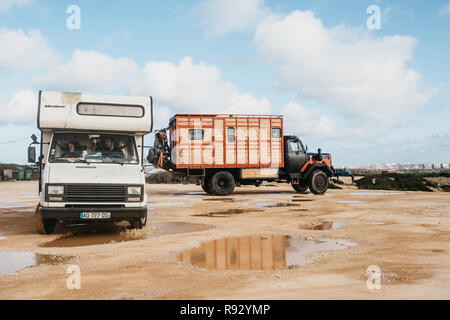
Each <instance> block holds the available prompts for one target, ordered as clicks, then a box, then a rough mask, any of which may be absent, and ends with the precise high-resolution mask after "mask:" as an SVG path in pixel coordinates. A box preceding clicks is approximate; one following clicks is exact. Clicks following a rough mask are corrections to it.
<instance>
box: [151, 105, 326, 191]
mask: <svg viewBox="0 0 450 320" xmlns="http://www.w3.org/2000/svg"><path fill="white" fill-rule="evenodd" d="M300 125H301V124H300ZM147 159H148V161H149V162H150V163H153V164H154V165H155V166H156V167H160V168H163V169H166V170H173V171H177V172H183V173H185V174H186V175H188V176H198V177H199V183H200V184H201V186H202V188H203V190H204V191H205V192H207V193H208V194H215V195H228V194H230V193H232V192H233V190H234V188H235V187H236V186H240V185H256V186H258V185H260V184H261V183H262V182H263V181H271V182H288V183H291V184H292V187H293V188H294V190H295V191H296V192H305V191H306V190H307V189H308V188H309V189H310V191H311V192H313V193H314V194H322V193H324V192H326V190H327V189H328V182H329V178H330V177H332V176H333V174H334V171H333V167H332V164H331V155H330V154H328V153H322V152H321V149H318V152H317V153H308V152H307V148H305V147H304V146H303V143H302V141H301V140H300V139H299V138H298V137H296V136H292V135H283V116H281V115H230V114H228V115H227V114H225V115H211V114H177V115H175V116H174V117H172V118H171V119H170V121H169V126H168V127H167V128H165V129H162V130H156V133H155V142H154V148H153V149H151V150H150V152H149V155H148V157H147Z"/></svg>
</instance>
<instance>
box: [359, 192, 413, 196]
mask: <svg viewBox="0 0 450 320" xmlns="http://www.w3.org/2000/svg"><path fill="white" fill-rule="evenodd" d="M350 194H351V195H352V196H395V195H402V194H405V193H404V192H353V193H350Z"/></svg>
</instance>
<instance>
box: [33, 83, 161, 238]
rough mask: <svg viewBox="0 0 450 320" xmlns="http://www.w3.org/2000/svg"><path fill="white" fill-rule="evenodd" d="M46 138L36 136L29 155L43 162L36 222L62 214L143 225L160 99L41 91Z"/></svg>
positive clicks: (46, 224)
mask: <svg viewBox="0 0 450 320" xmlns="http://www.w3.org/2000/svg"><path fill="white" fill-rule="evenodd" d="M38 128H39V130H40V131H41V138H40V141H38V140H37V137H33V142H32V143H31V145H30V147H29V150H28V155H29V160H28V161H29V162H35V161H36V159H35V158H36V157H35V155H36V150H35V147H34V146H32V145H35V144H38V145H39V146H40V152H39V158H38V165H39V167H40V177H39V205H38V206H37V208H36V212H35V224H36V229H37V231H38V232H39V233H41V234H50V233H52V232H53V231H54V229H55V226H56V223H57V222H58V221H64V222H75V223H79V222H86V223H89V222H93V221H97V222H98V221H103V222H104V221H129V222H130V224H131V227H132V228H143V227H144V226H145V224H146V221H147V206H146V203H147V195H146V192H145V176H144V173H143V170H142V169H143V161H144V157H143V148H144V136H145V135H146V134H147V133H150V132H151V131H152V98H151V97H129V96H112V95H93V94H82V93H67V92H49V91H46V92H40V93H39V105H38Z"/></svg>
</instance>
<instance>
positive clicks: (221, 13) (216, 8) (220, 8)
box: [194, 0, 267, 36]
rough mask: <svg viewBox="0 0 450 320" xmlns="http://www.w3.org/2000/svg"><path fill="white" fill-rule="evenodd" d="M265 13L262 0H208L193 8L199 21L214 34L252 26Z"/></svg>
mask: <svg viewBox="0 0 450 320" xmlns="http://www.w3.org/2000/svg"><path fill="white" fill-rule="evenodd" d="M266 13H267V9H265V8H264V0H245V1H242V0H209V1H204V2H201V3H199V4H198V5H197V6H196V9H195V10H194V15H195V16H196V17H198V19H199V23H200V24H201V25H202V26H203V27H205V28H206V30H207V31H208V33H210V34H212V35H214V36H218V35H222V34H225V33H228V32H231V31H236V30H237V31H242V30H245V29H247V28H250V27H254V26H255V24H256V22H257V21H258V20H259V19H261V18H262V17H263V16H265V15H266Z"/></svg>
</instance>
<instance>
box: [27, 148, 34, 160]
mask: <svg viewBox="0 0 450 320" xmlns="http://www.w3.org/2000/svg"><path fill="white" fill-rule="evenodd" d="M28 162H30V163H36V148H35V147H28Z"/></svg>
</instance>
